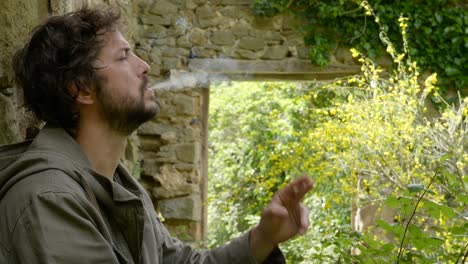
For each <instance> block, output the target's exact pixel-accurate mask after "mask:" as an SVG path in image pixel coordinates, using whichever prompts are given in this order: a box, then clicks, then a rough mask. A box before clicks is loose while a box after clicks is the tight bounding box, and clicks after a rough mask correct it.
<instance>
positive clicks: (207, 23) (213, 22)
mask: <svg viewBox="0 0 468 264" xmlns="http://www.w3.org/2000/svg"><path fill="white" fill-rule="evenodd" d="M221 21H222V20H221V19H220V18H219V17H214V18H209V19H202V18H200V19H198V25H199V26H200V27H201V28H209V27H215V26H218V25H220V24H221Z"/></svg>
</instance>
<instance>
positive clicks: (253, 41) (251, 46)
mask: <svg viewBox="0 0 468 264" xmlns="http://www.w3.org/2000/svg"><path fill="white" fill-rule="evenodd" d="M264 47H265V41H264V40H263V39H261V38H254V37H243V38H241V39H240V41H239V48H241V49H246V50H253V51H258V50H261V49H263V48H264Z"/></svg>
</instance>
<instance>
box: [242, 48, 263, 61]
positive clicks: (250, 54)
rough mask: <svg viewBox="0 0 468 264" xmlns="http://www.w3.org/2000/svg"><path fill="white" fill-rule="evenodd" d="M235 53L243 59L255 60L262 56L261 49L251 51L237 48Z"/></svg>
mask: <svg viewBox="0 0 468 264" xmlns="http://www.w3.org/2000/svg"><path fill="white" fill-rule="evenodd" d="M236 54H238V56H239V57H240V58H243V59H249V60H256V59H259V58H260V57H262V55H263V51H261V52H258V51H257V52H254V51H251V50H237V51H236Z"/></svg>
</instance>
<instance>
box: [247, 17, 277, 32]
mask: <svg viewBox="0 0 468 264" xmlns="http://www.w3.org/2000/svg"><path fill="white" fill-rule="evenodd" d="M282 25H283V24H282V19H272V18H270V17H260V16H256V17H255V20H254V21H253V23H252V26H253V27H254V28H256V29H261V30H273V31H274V30H279V29H281V26H282Z"/></svg>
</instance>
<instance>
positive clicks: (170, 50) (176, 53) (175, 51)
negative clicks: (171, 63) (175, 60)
mask: <svg viewBox="0 0 468 264" xmlns="http://www.w3.org/2000/svg"><path fill="white" fill-rule="evenodd" d="M174 42H175V40H174ZM159 50H161V55H162V56H163V57H188V56H189V54H190V51H189V50H188V49H183V48H174V47H167V46H163V47H160V48H159Z"/></svg>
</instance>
